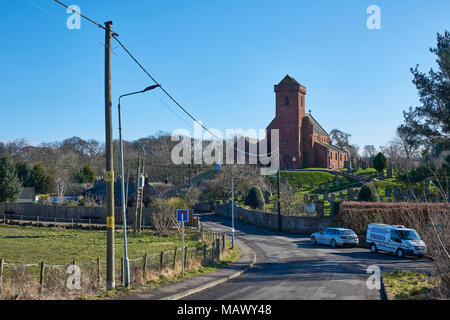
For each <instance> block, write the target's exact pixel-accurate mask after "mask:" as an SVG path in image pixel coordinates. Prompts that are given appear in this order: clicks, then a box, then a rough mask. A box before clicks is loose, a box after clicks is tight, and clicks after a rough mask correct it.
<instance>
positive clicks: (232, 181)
mask: <svg viewBox="0 0 450 320" xmlns="http://www.w3.org/2000/svg"><path fill="white" fill-rule="evenodd" d="M250 174H251V173H240V174H238V175H237V176H236V177H233V176H231V249H234V231H235V230H234V179H237V178H239V177H241V176H242V177H245V176H249V175H250Z"/></svg>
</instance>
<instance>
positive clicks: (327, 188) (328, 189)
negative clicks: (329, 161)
mask: <svg viewBox="0 0 450 320" xmlns="http://www.w3.org/2000/svg"><path fill="white" fill-rule="evenodd" d="M324 188H325V192H328V191H330V185H329V184H328V182H325V184H324Z"/></svg>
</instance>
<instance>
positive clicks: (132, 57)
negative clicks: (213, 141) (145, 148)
mask: <svg viewBox="0 0 450 320" xmlns="http://www.w3.org/2000/svg"><path fill="white" fill-rule="evenodd" d="M26 1H28V0H26ZM54 1H55V2H57V3H59V4H60V5H62V6H63V7H65V8H67V9H69V10H71V11H72V12H74V13H76V14H78V15H79V16H80V17H82V18H84V19H86V20H87V21H89V22H91V23H92V24H94V25H96V26H97V27H99V28H101V29H103V30H107V29H106V28H105V27H104V26H103V25H101V24H99V23H98V22H95V21H94V20H92V19H90V18H88V17H86V16H85V15H82V14H81V13H80V12H78V11H76V10H73V9H71V8H69V7H68V6H67V5H65V4H64V3H62V2H61V1H59V0H54ZM111 32H112V35H111V36H112V37H113V38H114V39H115V40H116V41H117V43H118V44H119V45H120V46H121V47H122V49H123V50H124V51H125V52H126V53H127V54H128V55H129V56H130V58H131V59H132V60H133V61H134V62H135V63H136V64H137V65H138V66H139V67H140V68H141V69H142V71H144V72H145V74H147V76H148V77H149V78H150V79H151V80H152V81H153V82H154V83H155V85H158V86H159V88H160V89H161V90H162V91H163V92H164V93H165V94H166V95H167V97H169V99H170V100H172V101H173V102H174V103H175V104H176V105H177V106H178V107H179V108H180V109H181V110H182V111H183V112H184V113H185V114H187V115H188V116H189V117H190V118H191V119H192V120H193V121H195V122H196V123H198V124H199V125H200V126H201V127H202V128H203V129H204V130H205V131H206V132H208V133H209V134H211V136H213V137H215V138H217V139H218V140H222V139H223V138H219V137H218V136H217V135H215V134H214V133H212V132H211V131H210V130H209V129H208V128H206V127H205V126H204V125H203V123H201V122H200V121H199V120H197V119H196V118H195V117H194V116H193V115H192V114H191V113H190V112H189V111H187V110H186V109H185V108H184V107H183V106H182V105H181V104H180V103H179V102H178V101H177V100H176V99H175V98H174V97H173V96H172V95H170V94H169V92H167V90H166V89H164V87H163V86H162V85H161V84H160V83H159V82H158V81H157V80H156V79H155V78H154V77H153V76H152V75H151V74H150V73H149V72H148V71H147V70H146V69H145V68H144V67H143V66H142V64H141V63H140V62H139V61H138V60H137V59H136V58H135V57H134V55H133V54H132V53H131V52H130V51H129V50H128V49H127V48H126V47H125V45H124V44H123V43H122V42H121V41H120V40H119V39H118V38H117V37H118V36H119V34H118V33H116V32H114V31H112V30H111ZM160 101H162V100H160ZM233 140H234V139H233ZM233 149H234V150H236V151H237V152H240V153H241V154H247V155H252V156H258V154H252V153H250V152H246V151H242V150H239V149H238V148H236V147H235V146H234V143H233ZM277 150H278V149H277ZM277 150H275V151H277ZM275 151H272V152H275Z"/></svg>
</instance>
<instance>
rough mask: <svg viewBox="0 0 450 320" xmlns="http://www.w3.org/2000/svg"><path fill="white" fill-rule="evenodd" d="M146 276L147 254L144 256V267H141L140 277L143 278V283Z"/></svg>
mask: <svg viewBox="0 0 450 320" xmlns="http://www.w3.org/2000/svg"><path fill="white" fill-rule="evenodd" d="M146 276H147V254H144V265H143V266H142V277H143V278H144V281H145V279H146Z"/></svg>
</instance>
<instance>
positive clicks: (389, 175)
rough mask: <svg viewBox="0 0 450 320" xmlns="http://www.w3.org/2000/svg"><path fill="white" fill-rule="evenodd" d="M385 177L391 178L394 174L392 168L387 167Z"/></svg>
mask: <svg viewBox="0 0 450 320" xmlns="http://www.w3.org/2000/svg"><path fill="white" fill-rule="evenodd" d="M387 177H388V178H389V179H392V178H393V177H394V176H393V175H392V168H389V169H388V170H387Z"/></svg>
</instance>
